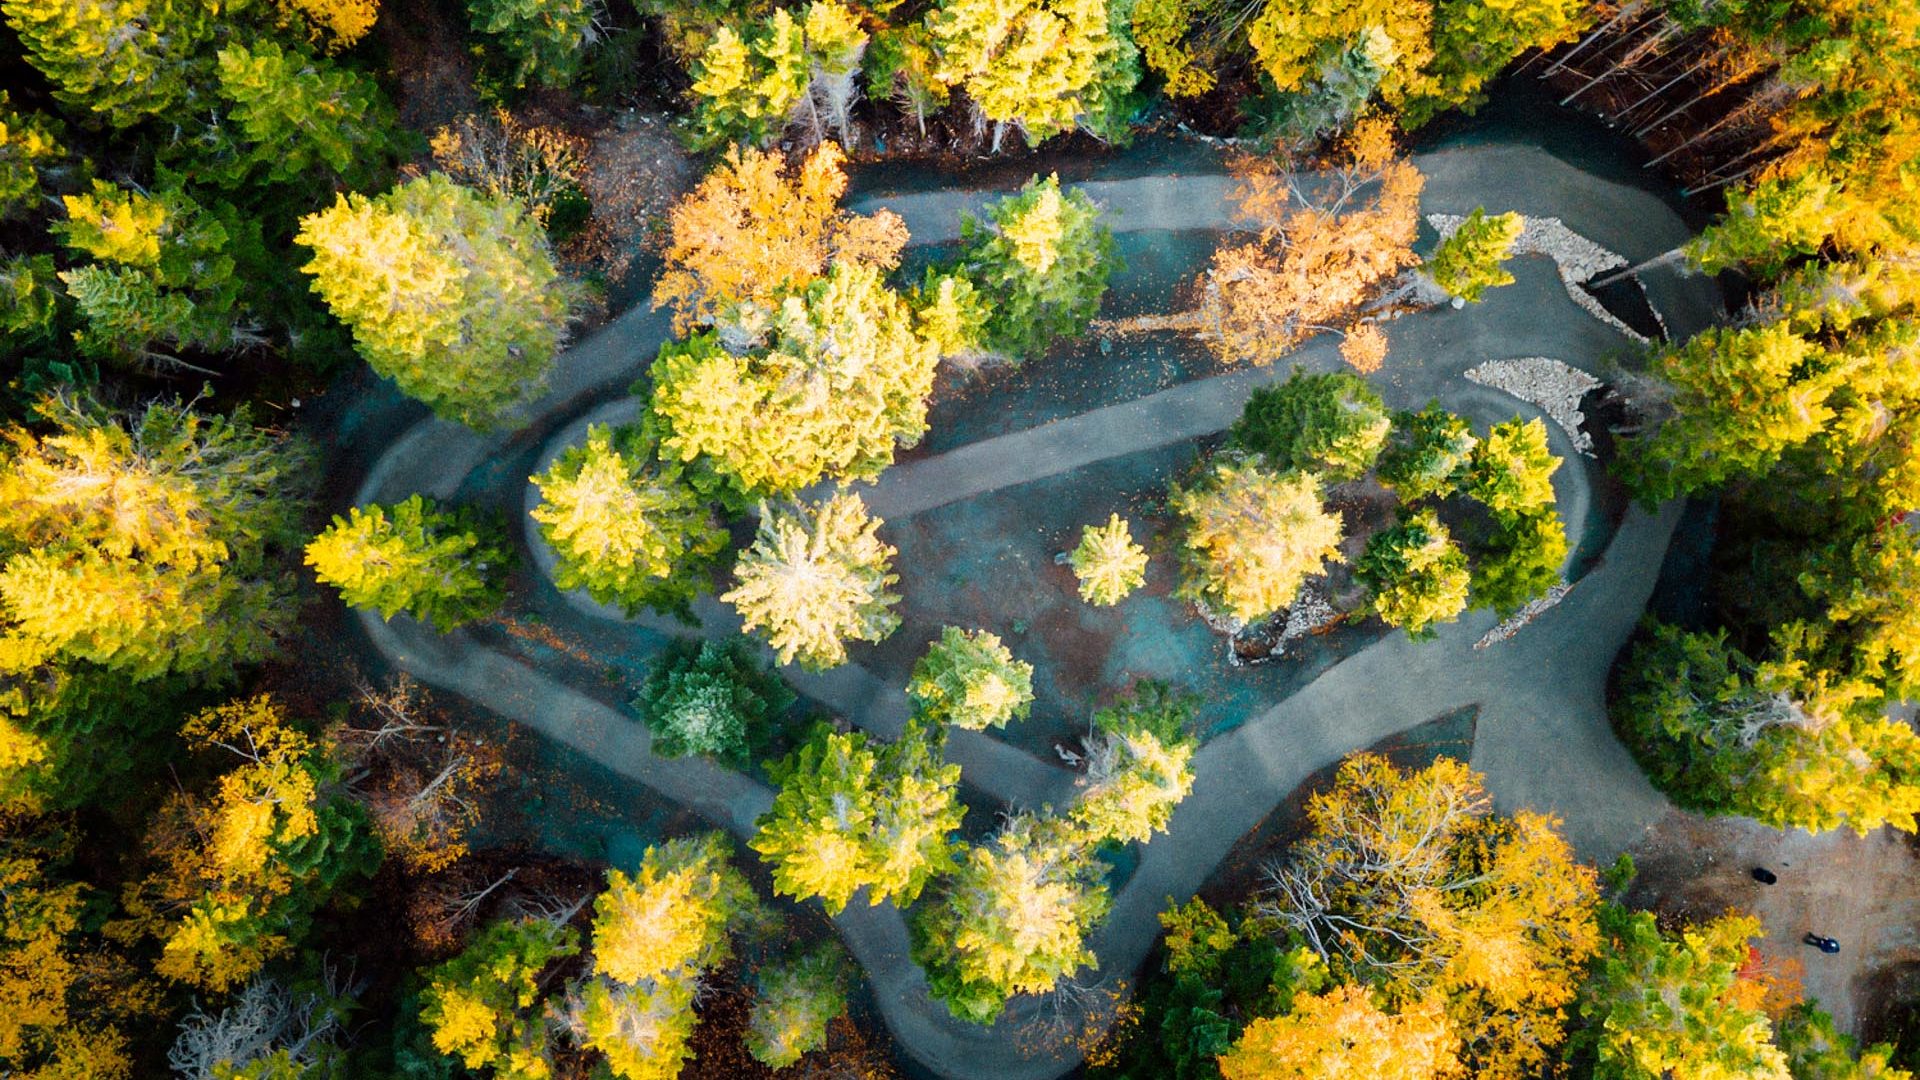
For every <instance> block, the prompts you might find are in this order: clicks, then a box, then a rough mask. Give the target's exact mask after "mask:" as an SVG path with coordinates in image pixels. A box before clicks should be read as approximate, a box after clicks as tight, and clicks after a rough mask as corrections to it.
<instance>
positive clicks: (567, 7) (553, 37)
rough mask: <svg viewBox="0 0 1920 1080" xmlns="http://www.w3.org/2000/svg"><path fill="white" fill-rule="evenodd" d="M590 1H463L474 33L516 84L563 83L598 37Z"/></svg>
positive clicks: (595, 10) (594, 7) (568, 80)
mask: <svg viewBox="0 0 1920 1080" xmlns="http://www.w3.org/2000/svg"><path fill="white" fill-rule="evenodd" d="M598 14H599V8H598V6H597V5H596V4H595V3H594V2H593V0H467V17H468V20H469V22H470V23H471V24H472V26H473V32H474V33H476V34H480V35H483V37H484V39H485V41H486V43H487V46H488V48H489V49H495V50H498V53H499V56H500V58H501V59H502V60H504V61H505V66H506V67H507V68H508V69H509V72H508V75H507V78H508V79H509V80H510V81H511V82H512V84H513V85H514V86H516V87H524V86H526V85H527V84H528V83H529V82H533V83H537V84H539V85H541V86H553V87H564V86H567V85H569V84H571V83H572V82H573V79H574V76H575V75H576V74H577V73H578V72H579V70H580V60H581V58H582V57H583V56H584V55H585V54H586V52H587V50H588V49H589V48H590V47H591V46H592V45H594V44H595V43H596V42H597V41H598V40H599V37H600V31H599V28H598V26H597V24H596V19H597V17H598Z"/></svg>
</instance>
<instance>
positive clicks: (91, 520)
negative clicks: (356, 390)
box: [0, 398, 310, 679]
mask: <svg viewBox="0 0 1920 1080" xmlns="http://www.w3.org/2000/svg"><path fill="white" fill-rule="evenodd" d="M43 413H44V415H45V418H46V419H47V421H48V422H49V423H50V425H51V430H50V431H49V432H48V433H47V434H44V435H35V434H32V433H30V432H28V431H25V430H23V429H20V428H15V429H13V430H11V431H8V432H7V433H6V436H5V438H6V444H5V445H4V446H0V678H3V677H12V676H21V675H24V674H25V673H27V672H30V671H32V670H34V669H35V668H37V667H38V666H39V665H41V664H43V663H48V662H67V661H76V660H84V661H88V662H91V663H94V664H99V665H102V666H104V667H107V668H110V669H112V670H114V671H116V672H119V673H122V674H125V675H127V676H130V677H132V678H135V679H150V678H156V677H158V676H161V675H165V674H168V673H170V672H180V673H190V674H196V675H204V674H211V673H217V672H219V671H220V670H222V669H224V668H225V667H226V666H228V665H230V664H234V663H244V662H248V661H253V660H258V659H261V658H263V657H265V656H266V655H267V654H268V653H270V652H271V651H272V649H273V636H274V634H275V633H276V632H277V631H278V630H279V629H280V628H281V627H283V626H284V625H285V624H286V620H287V618H288V616H289V614H290V609H289V605H288V603H287V594H288V591H289V590H288V588H287V582H286V581H285V579H284V576H283V574H281V573H280V572H279V571H277V570H276V569H275V567H274V560H275V558H276V556H277V555H278V554H279V553H280V552H282V551H286V550H289V549H290V548H291V547H292V546H294V545H295V544H296V543H297V542H298V539H297V538H298V536H299V525H298V521H299V514H300V510H301V501H300V498H299V496H298V493H299V492H300V491H301V489H302V485H303V484H304V483H305V472H306V466H307V464H308V462H309V460H310V455H309V454H308V452H307V450H306V449H305V448H304V447H303V446H302V445H300V444H298V443H292V442H289V441H287V440H285V439H282V438H279V437H277V436H274V435H272V434H269V433H267V432H265V431H261V430H259V429H256V428H254V427H252V426H251V425H250V424H249V423H248V422H247V418H246V416H245V415H244V414H236V415H235V416H234V417H232V418H228V417H222V416H217V415H214V416H209V415H203V414H200V413H197V412H195V411H194V410H193V409H192V408H191V407H189V406H188V405H186V404H182V403H180V402H177V401H175V402H167V401H157V402H154V403H152V404H150V405H148V406H147V407H146V409H145V410H143V411H142V412H140V413H139V414H137V415H134V416H117V415H114V414H112V413H110V412H108V411H107V410H105V409H103V408H101V407H100V406H98V405H96V404H94V403H92V402H90V401H87V400H84V399H77V398H62V399H56V400H55V401H53V402H52V403H50V404H49V405H48V406H47V407H46V408H45V409H44V410H43Z"/></svg>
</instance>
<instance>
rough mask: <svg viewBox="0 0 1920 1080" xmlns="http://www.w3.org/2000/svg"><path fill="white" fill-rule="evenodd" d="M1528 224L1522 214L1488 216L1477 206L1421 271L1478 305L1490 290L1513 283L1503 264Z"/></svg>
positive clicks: (1430, 257) (1448, 290)
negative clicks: (1484, 294)
mask: <svg viewBox="0 0 1920 1080" xmlns="http://www.w3.org/2000/svg"><path fill="white" fill-rule="evenodd" d="M1526 225H1527V222H1526V219H1525V218H1523V217H1521V216H1520V215H1519V214H1514V213H1506V214H1500V215H1498V216H1496V217H1488V216H1487V212H1486V210H1484V209H1482V208H1480V207H1475V208H1474V211H1473V213H1471V214H1468V215H1467V219H1466V220H1465V221H1463V222H1461V223H1460V227H1459V228H1457V229H1455V230H1454V231H1453V233H1452V235H1450V236H1448V237H1447V238H1446V239H1445V240H1442V241H1440V246H1439V247H1437V248H1435V249H1434V250H1433V254H1432V255H1430V256H1428V257H1427V262H1426V265H1425V266H1423V267H1421V269H1422V270H1423V271H1425V272H1426V275H1427V276H1428V277H1430V278H1432V279H1433V281H1434V284H1436V285H1438V286H1440V287H1441V288H1442V289H1445V290H1446V291H1447V292H1448V293H1449V294H1450V295H1452V296H1456V297H1458V298H1460V299H1461V300H1465V301H1466V302H1467V303H1469V304H1477V303H1479V302H1480V296H1481V294H1482V293H1485V292H1486V291H1487V290H1488V289H1491V288H1496V287H1498V286H1501V285H1511V284H1513V275H1512V274H1509V273H1507V271H1506V268H1505V267H1503V266H1501V265H1500V264H1501V262H1502V260H1504V259H1506V257H1507V253H1508V252H1510V251H1512V250H1513V244H1514V241H1516V240H1518V239H1520V232H1521V230H1523V229H1525V228H1526Z"/></svg>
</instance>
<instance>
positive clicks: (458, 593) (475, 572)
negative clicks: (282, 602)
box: [306, 494, 509, 630]
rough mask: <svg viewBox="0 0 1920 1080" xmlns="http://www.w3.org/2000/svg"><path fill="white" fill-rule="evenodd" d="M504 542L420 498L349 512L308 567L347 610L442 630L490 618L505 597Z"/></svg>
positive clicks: (325, 535)
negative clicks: (403, 616)
mask: <svg viewBox="0 0 1920 1080" xmlns="http://www.w3.org/2000/svg"><path fill="white" fill-rule="evenodd" d="M508 558H509V555H508V549H507V546H506V538H505V536H503V535H502V531H501V530H500V529H499V528H498V527H497V526H490V525H489V524H487V523H485V522H484V521H482V520H481V519H480V517H479V516H478V515H477V514H474V513H473V512H471V511H469V510H466V509H464V508H462V509H455V510H443V509H441V508H440V506H439V504H437V503H435V502H433V501H431V500H429V499H427V498H425V497H424V496H421V495H419V494H414V495H412V496H410V497H408V498H407V500H406V501H405V502H400V503H396V504H394V505H393V506H392V507H391V508H388V507H384V506H381V505H380V504H378V503H371V504H369V505H367V506H366V507H364V508H362V507H358V506H355V507H351V508H349V509H348V511H347V516H346V517H344V518H343V517H340V516H339V515H337V514H336V515H335V516H334V519H333V525H332V526H331V527H329V528H328V529H327V530H326V531H325V532H322V533H321V534H320V535H319V536H317V537H315V538H314V539H313V542H312V543H309V544H308V545H307V559H306V561H307V565H308V566H311V567H313V571H314V576H315V577H317V578H319V579H320V581H321V582H322V583H323V584H327V585H332V586H334V587H336V588H338V589H339V590H340V598H341V599H342V600H344V601H346V603H347V605H348V606H349V607H357V608H371V609H373V610H374V611H377V612H379V613H380V617H381V618H383V619H391V618H393V617H394V615H396V614H398V613H399V612H402V611H404V612H406V613H408V614H409V615H412V616H413V617H414V618H416V619H420V620H423V621H425V622H430V623H432V624H433V625H435V626H436V627H439V628H440V629H441V630H451V629H453V628H454V627H456V626H460V625H461V624H463V623H468V622H472V621H473V620H475V619H480V618H485V617H486V616H488V615H490V614H492V613H493V611H494V609H496V608H498V607H499V606H500V602H501V600H502V599H504V598H505V596H506V571H507V566H508Z"/></svg>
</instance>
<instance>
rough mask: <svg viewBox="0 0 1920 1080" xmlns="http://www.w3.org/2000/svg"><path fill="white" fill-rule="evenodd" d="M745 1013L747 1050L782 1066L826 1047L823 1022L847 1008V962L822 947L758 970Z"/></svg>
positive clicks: (829, 947) (765, 1062)
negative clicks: (751, 996)
mask: <svg viewBox="0 0 1920 1080" xmlns="http://www.w3.org/2000/svg"><path fill="white" fill-rule="evenodd" d="M754 982H755V985H754V995H753V1011H752V1012H751V1013H749V1014H748V1015H747V1036H746V1038H747V1051H748V1053H751V1054H752V1055H753V1058H754V1060H755V1061H758V1062H760V1063H761V1064H762V1065H765V1066H767V1067H768V1068H770V1069H784V1068H786V1067H788V1066H790V1065H792V1064H793V1063H794V1062H797V1061H799V1060H800V1057H801V1055H803V1054H806V1053H807V1052H808V1051H811V1050H817V1049H819V1048H820V1047H822V1046H825V1045H826V1042H827V1025H828V1024H831V1023H832V1022H833V1021H834V1020H836V1019H838V1018H839V1017H841V1016H844V1015H845V1014H846V1011H847V962H846V959H845V958H844V957H843V956H842V955H841V953H840V950H839V949H838V948H835V947H834V946H832V945H824V946H821V947H818V948H815V949H812V950H810V951H808V952H805V953H802V954H800V955H798V956H795V957H792V958H790V959H787V960H783V961H781V962H780V963H777V964H775V965H773V966H772V967H769V968H766V969H764V970H762V971H761V972H760V974H759V976H758V977H757V978H756V979H755V981H754Z"/></svg>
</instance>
